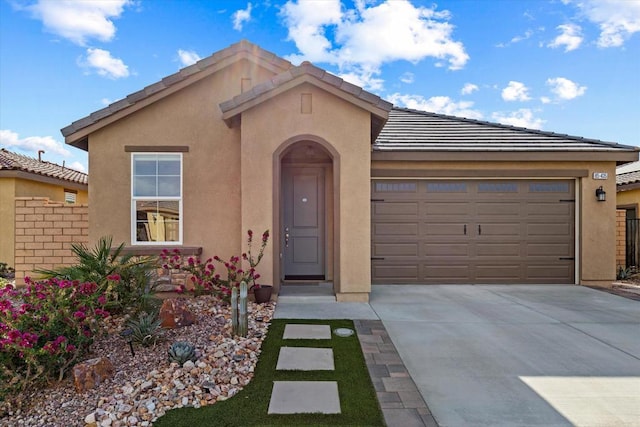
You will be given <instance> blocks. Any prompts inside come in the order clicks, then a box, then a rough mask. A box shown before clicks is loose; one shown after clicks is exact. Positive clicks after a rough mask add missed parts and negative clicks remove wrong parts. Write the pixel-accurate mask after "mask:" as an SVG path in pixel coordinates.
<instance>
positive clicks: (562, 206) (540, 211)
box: [527, 202, 574, 218]
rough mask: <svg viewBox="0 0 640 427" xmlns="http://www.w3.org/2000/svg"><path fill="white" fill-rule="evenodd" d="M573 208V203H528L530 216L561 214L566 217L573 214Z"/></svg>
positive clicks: (560, 215)
mask: <svg viewBox="0 0 640 427" xmlns="http://www.w3.org/2000/svg"><path fill="white" fill-rule="evenodd" d="M573 209H574V204H573V203H563V202H559V203H527V213H528V214H529V215H530V216H543V217H552V216H559V217H563V218H564V217H566V216H568V215H571V212H572V211H573Z"/></svg>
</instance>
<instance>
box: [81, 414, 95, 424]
mask: <svg viewBox="0 0 640 427" xmlns="http://www.w3.org/2000/svg"><path fill="white" fill-rule="evenodd" d="M84 422H85V423H86V424H95V423H96V413H95V412H92V413H90V414H89V415H87V416H86V417H84Z"/></svg>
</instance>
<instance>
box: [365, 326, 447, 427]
mask: <svg viewBox="0 0 640 427" xmlns="http://www.w3.org/2000/svg"><path fill="white" fill-rule="evenodd" d="M353 324H354V326H355V327H356V331H357V332H358V339H359V341H360V347H361V348H362V353H363V354H364V360H365V362H366V364H367V369H368V371H369V376H370V377H371V382H372V383H373V386H374V388H375V390H376V395H377V397H378V403H379V404H380V408H381V409H382V413H383V415H384V419H385V422H386V423H387V426H388V427H396V426H397V427H410V426H426V427H439V424H438V423H437V421H436V420H435V418H434V417H433V414H432V413H431V410H429V406H427V403H426V402H425V401H424V399H423V397H422V395H421V394H420V392H419V391H418V388H417V387H416V384H415V382H414V381H413V379H412V378H411V375H409V371H407V368H406V367H405V366H404V362H402V359H401V358H400V355H399V354H398V351H397V350H396V347H395V345H393V342H392V341H391V338H390V337H389V334H388V333H387V330H386V329H385V327H384V324H383V323H382V321H381V320H354V321H353Z"/></svg>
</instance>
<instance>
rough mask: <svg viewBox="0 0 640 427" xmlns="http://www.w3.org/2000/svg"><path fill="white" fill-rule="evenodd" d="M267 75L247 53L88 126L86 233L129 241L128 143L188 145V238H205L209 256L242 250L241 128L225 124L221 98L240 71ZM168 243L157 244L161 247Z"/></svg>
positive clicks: (233, 87) (235, 86) (196, 241)
mask: <svg viewBox="0 0 640 427" xmlns="http://www.w3.org/2000/svg"><path fill="white" fill-rule="evenodd" d="M270 75H271V73H270V72H269V71H267V70H265V69H262V68H260V67H259V66H257V65H256V64H254V63H251V62H249V61H246V60H242V61H239V62H237V63H235V64H233V65H232V66H230V67H227V68H225V69H223V70H221V71H219V72H218V73H216V74H213V75H211V76H208V77H206V78H204V79H202V80H201V81H199V82H197V83H194V84H193V85H191V86H188V87H186V88H185V89H183V90H181V91H178V92H176V93H174V94H172V95H169V96H168V97H166V98H163V99H161V100H160V101H158V102H156V103H153V104H151V105H149V106H147V107H145V108H143V109H141V110H139V111H137V112H136V113H135V114H133V115H131V116H128V117H127V118H125V119H122V120H120V121H117V122H115V123H113V124H111V125H109V126H107V127H105V128H103V129H101V130H99V131H97V132H95V133H93V134H91V135H90V136H89V165H90V169H91V181H90V184H89V189H90V192H89V194H90V196H89V217H90V218H91V227H90V233H89V241H90V242H91V243H92V244H93V243H94V242H96V241H97V240H98V239H99V238H100V237H101V236H105V235H111V236H113V241H114V243H115V244H118V243H121V242H124V243H125V244H126V245H130V244H131V153H128V152H125V146H127V145H132V146H141V145H146V146H186V147H188V149H189V151H188V152H186V153H183V211H182V213H183V227H184V228H183V245H185V246H201V247H202V248H203V257H205V258H208V257H212V256H214V255H219V256H220V257H223V258H228V257H229V256H231V255H239V254H240V252H241V242H244V233H245V232H246V230H244V231H242V229H241V212H240V194H241V193H240V129H238V128H234V129H230V128H228V127H227V126H226V125H225V123H224V121H223V120H222V119H221V116H222V113H221V111H220V108H219V107H218V104H219V103H220V102H223V101H226V100H228V99H229V98H232V97H233V96H234V95H237V94H239V93H240V92H241V81H242V79H243V78H251V79H252V82H256V83H257V82H259V81H262V80H265V79H266V78H268V77H269V76H270ZM254 227H255V228H259V227H257V226H254ZM168 246H170V245H168V244H162V245H159V246H158V252H159V251H160V250H161V249H162V248H164V247H168ZM147 247H148V246H147ZM261 268H262V266H261Z"/></svg>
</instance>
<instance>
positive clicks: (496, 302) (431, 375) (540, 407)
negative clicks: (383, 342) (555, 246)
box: [370, 285, 640, 427]
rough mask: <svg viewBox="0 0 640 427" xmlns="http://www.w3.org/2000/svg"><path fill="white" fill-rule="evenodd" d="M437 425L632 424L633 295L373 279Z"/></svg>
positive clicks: (636, 396) (639, 361) (639, 348)
mask: <svg viewBox="0 0 640 427" xmlns="http://www.w3.org/2000/svg"><path fill="white" fill-rule="evenodd" d="M370 304H371V307H373V309H374V310H375V312H376V313H377V315H378V316H379V317H380V319H381V320H382V321H383V323H384V326H385V327H386V329H387V332H388V333H389V336H390V337H391V339H392V341H393V343H394V344H395V346H396V348H397V349H398V352H399V354H400V356H401V358H402V359H403V361H404V363H405V365H406V367H407V368H408V370H409V372H410V374H411V376H412V377H413V379H414V381H415V383H416V385H417V386H418V389H419V390H420V392H421V393H422V395H423V397H424V398H425V400H426V402H427V404H428V405H429V407H430V409H431V411H432V412H433V415H434V417H435V419H436V420H437V421H438V423H439V424H440V425H441V426H456V427H457V426H572V425H575V426H616V427H618V426H640V303H638V302H636V301H631V300H627V299H624V298H622V297H619V296H616V295H610V294H607V293H604V292H600V291H596V290H593V289H589V288H585V287H580V286H525V285H522V286H520V285H517V286H513V285H512V286H455V285H453V286H407V285H404V286H392V285H376V286H373V291H372V293H371V301H370Z"/></svg>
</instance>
